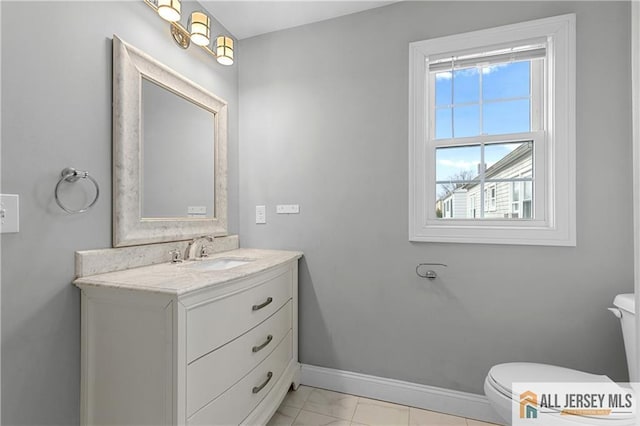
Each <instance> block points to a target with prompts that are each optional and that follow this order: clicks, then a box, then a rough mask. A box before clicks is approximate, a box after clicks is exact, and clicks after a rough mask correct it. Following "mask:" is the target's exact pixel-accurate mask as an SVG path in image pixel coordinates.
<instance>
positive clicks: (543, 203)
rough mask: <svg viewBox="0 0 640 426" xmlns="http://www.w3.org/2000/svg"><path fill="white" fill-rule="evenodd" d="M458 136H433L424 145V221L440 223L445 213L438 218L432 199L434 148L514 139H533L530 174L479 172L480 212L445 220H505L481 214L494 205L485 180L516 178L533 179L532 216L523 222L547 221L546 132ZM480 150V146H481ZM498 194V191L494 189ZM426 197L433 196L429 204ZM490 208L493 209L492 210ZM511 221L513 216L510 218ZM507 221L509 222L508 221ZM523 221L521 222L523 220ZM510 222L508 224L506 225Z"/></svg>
mask: <svg viewBox="0 0 640 426" xmlns="http://www.w3.org/2000/svg"><path fill="white" fill-rule="evenodd" d="M459 139H461V140H456V139H448V140H434V141H432V142H433V143H432V146H429V145H427V147H426V148H427V149H426V150H425V166H426V170H428V171H429V173H430V175H431V176H430V178H428V179H427V185H426V187H425V211H426V214H425V218H424V219H425V224H426V225H435V224H441V223H442V222H443V221H442V219H443V218H444V217H445V216H444V215H443V217H442V218H438V217H437V215H436V209H435V202H436V200H437V194H436V186H437V184H438V182H441V181H438V180H437V179H436V148H440V147H450V146H467V145H490V144H499V143H517V142H533V158H532V171H531V175H530V176H520V177H513V178H491V177H489V178H487V177H485V176H484V174H482V175H481V176H480V179H479V180H478V182H481V183H482V184H483V185H484V190H481V191H480V192H479V196H480V200H479V201H478V206H479V207H480V214H479V215H476V218H475V219H468V218H465V219H462V218H451V217H447V222H449V221H456V223H460V224H463V223H466V224H468V225H478V224H484V223H486V222H488V221H494V222H495V221H499V220H502V221H503V222H507V221H508V219H507V220H505V219H496V218H490V217H483V216H484V212H492V211H495V210H496V209H495V208H494V207H493V206H491V204H490V202H489V201H488V200H487V199H486V195H485V190H487V189H488V188H489V187H488V185H486V184H489V185H491V184H496V183H499V182H517V181H521V182H523V181H531V182H533V193H532V195H533V200H534V202H533V210H532V213H533V218H532V219H527V220H526V222H527V223H530V225H524V226H541V225H543V224H544V223H546V222H547V221H548V216H547V213H546V211H547V203H548V198H547V197H548V195H549V194H550V189H549V185H550V182H549V180H548V176H547V170H546V162H547V155H548V149H549V148H548V146H547V144H546V132H544V131H538V132H532V133H516V134H509V135H491V136H478V137H472V138H459ZM481 153H483V150H481ZM480 164H484V155H481V158H480ZM447 183H469V181H466V182H465V181H457V180H448V181H447ZM496 196H497V193H496ZM428 200H433V201H432V202H431V204H429V201H428ZM492 209H493V210H492ZM512 221H513V220H512ZM521 222H522V221H518V224H519V225H521ZM507 223H508V222H507ZM522 223H524V222H522ZM507 226H509V225H507Z"/></svg>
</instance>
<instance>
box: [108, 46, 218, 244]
mask: <svg viewBox="0 0 640 426" xmlns="http://www.w3.org/2000/svg"><path fill="white" fill-rule="evenodd" d="M143 76H144V77H145V78H147V79H149V80H151V81H153V82H155V83H157V84H159V85H161V86H163V87H164V88H166V89H167V90H169V91H172V92H174V93H176V94H178V95H180V96H182V97H184V98H186V99H188V100H189V101H191V102H193V103H195V104H197V105H198V106H200V107H202V108H205V109H207V110H209V111H211V112H212V113H213V114H214V116H215V120H214V122H215V123H214V126H215V128H214V134H215V138H214V141H212V143H214V144H215V145H214V162H215V164H214V167H215V175H214V176H215V177H214V179H215V182H214V191H215V206H214V217H213V218H143V217H142V198H141V196H142V170H141V168H142V119H141V117H142V115H141V112H142V110H141V107H142V95H141V94H142V90H141V85H142V78H143ZM167 173H171V171H170V170H167ZM175 178H176V179H180V178H181V177H180V176H175ZM201 235H214V236H224V235H227V102H225V101H224V100H222V99H220V98H219V97H217V96H215V95H213V94H211V93H209V92H208V91H207V90H205V89H204V88H202V87H200V86H198V85H197V84H195V83H193V82H192V81H190V80H188V79H186V78H185V77H183V76H181V75H180V74H178V73H176V72H175V71H173V70H172V69H170V68H168V67H167V66H165V65H163V64H161V63H160V62H158V61H157V60H155V59H153V58H152V57H150V56H149V55H147V54H145V53H144V52H142V51H140V50H138V49H136V48H135V47H133V46H131V45H129V44H127V43H125V42H124V41H122V40H121V39H119V38H118V37H117V36H115V35H114V36H113V246H114V247H122V246H131V245H138V244H149V243H158V242H166V241H180V240H187V239H191V238H194V237H197V236H201Z"/></svg>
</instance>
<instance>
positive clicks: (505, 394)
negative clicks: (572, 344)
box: [484, 362, 635, 426]
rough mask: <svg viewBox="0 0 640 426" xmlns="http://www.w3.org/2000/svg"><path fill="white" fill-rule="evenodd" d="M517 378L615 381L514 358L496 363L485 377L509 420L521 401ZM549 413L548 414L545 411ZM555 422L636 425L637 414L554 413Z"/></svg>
mask: <svg viewBox="0 0 640 426" xmlns="http://www.w3.org/2000/svg"><path fill="white" fill-rule="evenodd" d="M514 382H547V383H553V382H574V383H576V382H588V383H606V384H612V385H615V382H613V381H612V380H611V379H610V378H609V377H607V376H603V375H597V374H590V373H585V372H582V371H577V370H571V369H569V368H563V367H557V366H554V365H546V364H536V363H526V362H514V363H508V364H499V365H496V366H494V367H493V368H492V369H491V370H490V371H489V374H487V378H486V380H485V386H484V388H485V393H486V395H487V398H488V399H489V400H490V401H491V402H492V403H493V404H494V406H495V407H496V409H497V410H498V412H499V414H500V415H501V416H502V417H503V418H504V419H505V420H507V421H509V422H510V420H511V410H512V406H513V405H514V404H518V405H519V401H516V400H514V399H513V398H512V396H513V392H512V384H513V383H514ZM542 415H548V414H542ZM554 424H558V425H560V424H566V425H572V426H577V425H616V426H622V425H625V426H626V425H634V424H635V418H634V416H631V415H628V416H616V417H595V416H562V417H560V416H554Z"/></svg>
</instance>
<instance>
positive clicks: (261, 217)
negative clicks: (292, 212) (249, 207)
mask: <svg viewBox="0 0 640 426" xmlns="http://www.w3.org/2000/svg"><path fill="white" fill-rule="evenodd" d="M256 223H257V224H264V223H267V206H256Z"/></svg>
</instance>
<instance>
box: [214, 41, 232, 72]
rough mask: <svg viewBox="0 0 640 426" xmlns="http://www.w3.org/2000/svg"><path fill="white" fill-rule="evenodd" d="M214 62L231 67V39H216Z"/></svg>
mask: <svg viewBox="0 0 640 426" xmlns="http://www.w3.org/2000/svg"><path fill="white" fill-rule="evenodd" d="M216 60H217V61H218V63H219V64H222V65H233V39H232V38H230V37H225V36H218V38H217V39H216Z"/></svg>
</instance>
